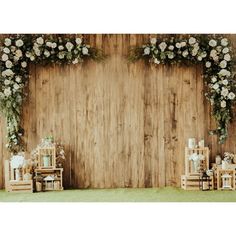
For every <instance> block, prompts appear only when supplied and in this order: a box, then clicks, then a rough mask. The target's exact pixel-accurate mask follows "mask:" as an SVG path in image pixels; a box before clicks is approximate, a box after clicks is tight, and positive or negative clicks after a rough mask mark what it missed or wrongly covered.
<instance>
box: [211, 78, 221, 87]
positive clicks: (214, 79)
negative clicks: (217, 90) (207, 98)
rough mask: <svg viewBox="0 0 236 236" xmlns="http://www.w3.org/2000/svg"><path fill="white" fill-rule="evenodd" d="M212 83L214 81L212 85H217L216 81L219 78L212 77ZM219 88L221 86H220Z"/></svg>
mask: <svg viewBox="0 0 236 236" xmlns="http://www.w3.org/2000/svg"><path fill="white" fill-rule="evenodd" d="M211 81H212V83H215V82H216V81H217V78H216V77H212V78H211ZM218 87H219V86H218Z"/></svg>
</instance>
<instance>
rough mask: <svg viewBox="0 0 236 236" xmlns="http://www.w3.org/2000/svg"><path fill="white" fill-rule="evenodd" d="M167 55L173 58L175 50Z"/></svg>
mask: <svg viewBox="0 0 236 236" xmlns="http://www.w3.org/2000/svg"><path fill="white" fill-rule="evenodd" d="M167 56H168V58H169V59H173V58H174V56H175V54H174V53H173V52H170V53H168V55H167Z"/></svg>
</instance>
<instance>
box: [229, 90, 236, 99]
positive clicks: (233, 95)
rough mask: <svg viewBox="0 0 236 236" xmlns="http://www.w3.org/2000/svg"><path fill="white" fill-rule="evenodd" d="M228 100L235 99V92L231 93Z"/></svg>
mask: <svg viewBox="0 0 236 236" xmlns="http://www.w3.org/2000/svg"><path fill="white" fill-rule="evenodd" d="M228 98H229V99H231V100H233V99H234V98H235V94H234V93H233V92H230V93H229V95H228Z"/></svg>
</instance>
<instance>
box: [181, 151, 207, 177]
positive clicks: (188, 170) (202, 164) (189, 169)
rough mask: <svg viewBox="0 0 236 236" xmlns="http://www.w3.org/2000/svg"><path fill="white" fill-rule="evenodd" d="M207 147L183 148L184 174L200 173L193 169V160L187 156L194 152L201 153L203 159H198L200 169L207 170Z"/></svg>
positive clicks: (197, 174)
mask: <svg viewBox="0 0 236 236" xmlns="http://www.w3.org/2000/svg"><path fill="white" fill-rule="evenodd" d="M209 152H210V151H209V148H208V147H203V148H188V147H186V148H185V175H186V176H189V175H193V176H194V175H196V176H199V175H200V171H194V167H193V161H192V160H189V157H190V156H191V155H192V154H194V153H196V154H201V155H203V156H204V157H205V159H204V160H200V167H201V169H204V170H208V169H209Z"/></svg>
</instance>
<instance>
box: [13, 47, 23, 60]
mask: <svg viewBox="0 0 236 236" xmlns="http://www.w3.org/2000/svg"><path fill="white" fill-rule="evenodd" d="M15 55H16V56H17V57H19V58H20V57H22V56H23V54H22V51H21V50H20V49H18V50H16V52H15Z"/></svg>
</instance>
